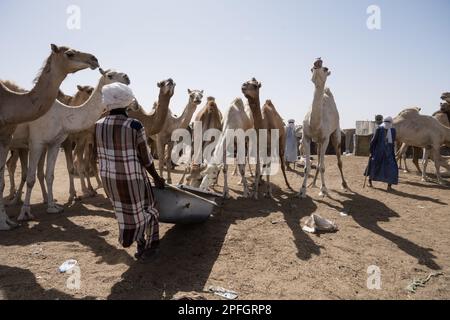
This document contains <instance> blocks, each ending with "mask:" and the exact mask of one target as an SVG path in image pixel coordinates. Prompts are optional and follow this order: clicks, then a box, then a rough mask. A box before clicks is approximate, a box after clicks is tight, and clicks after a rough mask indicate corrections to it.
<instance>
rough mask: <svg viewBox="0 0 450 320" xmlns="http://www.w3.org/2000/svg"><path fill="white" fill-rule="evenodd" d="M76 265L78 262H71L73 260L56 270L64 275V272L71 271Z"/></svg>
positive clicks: (65, 262)
mask: <svg viewBox="0 0 450 320" xmlns="http://www.w3.org/2000/svg"><path fill="white" fill-rule="evenodd" d="M77 263H78V261H77V260H73V259H70V260H67V261H64V263H63V264H62V265H60V266H59V268H58V270H59V272H61V273H65V272H67V271H69V270H70V269H72V268H73V267H75V266H76V265H77Z"/></svg>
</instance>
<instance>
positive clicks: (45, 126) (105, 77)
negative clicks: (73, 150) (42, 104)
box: [13, 69, 130, 221]
mask: <svg viewBox="0 0 450 320" xmlns="http://www.w3.org/2000/svg"><path fill="white" fill-rule="evenodd" d="M100 73H101V77H100V80H99V82H98V85H97V87H96V88H95V91H94V93H93V94H92V95H91V97H90V98H89V100H88V101H86V102H85V103H84V104H83V105H81V106H79V107H69V106H66V105H64V104H62V103H61V102H59V101H55V103H54V104H53V107H52V108H51V109H50V111H49V112H47V113H46V114H45V115H44V116H42V117H41V118H39V119H37V120H35V121H33V122H29V123H26V124H22V125H19V126H18V128H17V130H16V131H15V133H14V136H13V144H14V141H15V140H19V141H24V140H27V141H28V147H29V150H30V157H29V162H30V163H29V167H28V172H27V191H26V195H25V200H24V204H23V206H22V209H21V212H20V215H19V218H18V220H21V221H23V220H28V219H33V218H34V217H33V215H32V214H31V208H30V198H31V191H32V189H33V186H34V183H35V181H36V169H37V166H38V162H39V159H40V158H41V155H42V153H43V151H44V150H45V149H47V164H46V170H45V180H46V184H47V192H48V204H47V205H48V208H47V213H60V212H62V211H63V208H62V207H61V206H59V205H57V204H56V203H55V201H54V199H53V179H54V175H53V174H54V170H55V164H56V159H57V156H58V151H59V148H60V146H61V143H62V142H63V141H64V140H65V139H66V138H67V137H68V135H69V134H71V133H75V132H80V131H83V130H87V129H88V128H90V127H92V126H93V125H94V124H95V122H96V121H97V120H98V119H99V117H100V116H101V115H102V113H103V112H104V110H105V106H104V105H103V103H102V93H101V90H102V88H103V86H105V85H107V84H110V83H113V82H121V83H125V84H129V83H130V80H129V78H128V76H127V75H126V74H124V73H119V72H115V71H106V72H105V71H103V70H101V69H100Z"/></svg>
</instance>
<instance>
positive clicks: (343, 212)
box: [339, 210, 348, 217]
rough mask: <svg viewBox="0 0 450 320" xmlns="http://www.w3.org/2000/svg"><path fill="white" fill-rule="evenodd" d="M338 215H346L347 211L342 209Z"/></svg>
mask: <svg viewBox="0 0 450 320" xmlns="http://www.w3.org/2000/svg"><path fill="white" fill-rule="evenodd" d="M339 215H340V216H341V217H348V212H346V211H345V210H343V211H341V212H339Z"/></svg>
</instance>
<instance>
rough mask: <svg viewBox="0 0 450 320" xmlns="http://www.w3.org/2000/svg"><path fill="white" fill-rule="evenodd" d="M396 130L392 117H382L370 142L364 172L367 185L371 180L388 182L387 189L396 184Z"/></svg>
mask: <svg viewBox="0 0 450 320" xmlns="http://www.w3.org/2000/svg"><path fill="white" fill-rule="evenodd" d="M395 138H396V131H395V129H394V128H392V118H391V117H387V118H385V119H384V121H383V124H382V125H381V126H379V127H378V128H377V129H376V131H375V135H374V137H373V139H372V141H371V142H370V161H369V166H368V167H367V170H366V172H365V176H369V186H370V187H372V181H380V182H385V183H387V184H388V188H387V190H388V191H391V190H392V185H396V184H398V165H397V161H396V160H395V146H394V143H395Z"/></svg>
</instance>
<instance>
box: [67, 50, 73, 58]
mask: <svg viewBox="0 0 450 320" xmlns="http://www.w3.org/2000/svg"><path fill="white" fill-rule="evenodd" d="M66 56H68V57H69V58H72V57H73V56H75V52H73V51H67V52H66Z"/></svg>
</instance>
